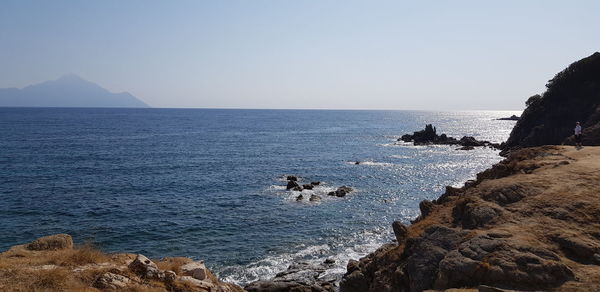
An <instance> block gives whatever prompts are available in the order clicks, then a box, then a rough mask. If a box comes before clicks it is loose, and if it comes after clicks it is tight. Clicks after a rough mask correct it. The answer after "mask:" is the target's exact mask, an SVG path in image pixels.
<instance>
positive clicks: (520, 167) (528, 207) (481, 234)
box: [340, 146, 600, 292]
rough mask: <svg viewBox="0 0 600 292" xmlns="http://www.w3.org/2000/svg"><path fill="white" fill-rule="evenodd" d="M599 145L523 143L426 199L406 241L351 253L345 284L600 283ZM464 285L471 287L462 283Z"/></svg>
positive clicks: (365, 291)
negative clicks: (356, 254)
mask: <svg viewBox="0 0 600 292" xmlns="http://www.w3.org/2000/svg"><path fill="white" fill-rule="evenodd" d="M599 157H600V147H598V148H597V147H585V148H584V149H582V150H577V149H575V148H573V147H567V146H544V147H538V148H528V149H521V150H518V151H514V152H513V153H511V154H510V156H509V157H508V158H507V159H505V160H503V161H502V162H500V163H498V164H497V165H494V166H493V167H492V168H490V169H488V170H486V171H484V172H482V173H480V174H479V175H478V176H477V180H475V181H469V182H468V183H466V184H465V186H463V187H461V188H453V187H447V188H446V192H445V193H444V194H443V195H442V196H440V197H439V198H438V199H437V200H434V201H423V202H422V203H421V204H420V209H421V216H419V218H417V219H416V220H415V221H414V223H413V224H412V225H410V226H406V225H404V224H402V223H401V222H397V221H396V222H394V223H393V224H392V229H393V231H394V234H395V235H396V240H397V243H394V244H386V245H384V246H382V247H381V248H379V249H378V250H376V251H375V252H373V253H371V254H369V255H367V256H366V257H364V258H362V259H360V260H359V261H350V262H349V263H348V267H347V271H346V274H345V275H344V277H343V279H342V281H341V283H340V291H341V292H359V291H360V292H375V291H377V292H398V291H425V290H432V289H435V290H445V289H452V288H461V289H467V288H470V289H478V288H479V290H480V291H506V290H507V289H508V290H519V291H521V290H528V291H530V290H538V291H539V290H543V291H546V290H555V289H557V290H560V291H562V290H565V291H600V186H599V185H598V183H597V182H598V181H600V159H597V158H599ZM461 291H462V290H461Z"/></svg>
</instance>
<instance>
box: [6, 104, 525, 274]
mask: <svg viewBox="0 0 600 292" xmlns="http://www.w3.org/2000/svg"><path fill="white" fill-rule="evenodd" d="M512 114H518V113H515V112H499V111H485V112H425V111H324V110H323V111H321V110H219V109H76V108H0V250H5V249H7V248H8V247H10V246H12V245H15V244H20V243H24V242H28V241H31V240H33V239H35V238H37V237H40V236H43V235H49V234H54V233H68V234H71V235H72V236H73V237H74V239H75V240H76V242H85V241H91V242H93V243H94V244H95V245H96V246H98V247H100V248H101V249H103V250H105V251H109V252H112V251H119V252H133V253H143V254H145V255H146V256H149V257H162V256H188V257H193V258H196V259H203V260H205V261H206V263H207V265H208V266H209V267H210V268H211V269H212V270H214V271H216V272H217V273H218V274H219V276H220V277H222V278H225V279H226V280H229V281H234V282H237V283H241V284H243V283H247V282H249V281H253V280H257V279H259V278H260V279H265V278H269V277H272V276H274V275H275V274H276V273H277V272H280V271H282V270H284V269H285V268H286V267H287V265H289V264H290V263H291V262H292V261H296V260H304V261H309V262H311V261H312V262H321V261H323V260H324V259H326V258H333V259H335V260H336V267H335V268H334V269H332V270H330V271H328V272H329V273H331V274H334V275H339V274H342V273H343V272H344V271H345V265H346V263H347V261H348V260H349V259H351V258H354V259H357V258H359V257H361V256H364V255H365V254H367V253H368V252H371V251H373V250H374V249H375V248H377V247H378V246H379V245H380V244H382V243H384V242H389V241H390V240H392V238H393V233H392V231H391V227H390V224H391V222H392V221H394V220H401V221H403V222H405V223H408V222H409V220H410V219H413V218H415V217H416V216H417V215H418V203H419V202H420V201H421V200H423V199H435V198H437V197H438V196H439V195H440V194H441V193H442V192H443V189H444V187H445V186H446V185H457V186H458V185H461V184H462V183H464V181H466V180H468V179H470V178H473V177H474V176H475V174H476V173H477V172H479V171H482V170H484V169H486V168H488V167H490V166H491V165H492V164H494V163H496V162H498V161H499V160H501V157H499V156H498V152H497V151H495V150H492V149H488V148H478V149H475V150H472V151H459V150H455V148H456V147H452V146H412V145H409V144H406V143H402V142H397V141H396V139H397V138H398V137H399V136H400V135H402V134H405V133H412V132H413V131H415V130H420V129H422V128H424V126H425V124H426V123H432V124H434V125H435V126H436V127H437V129H438V132H444V133H446V134H448V135H450V136H454V137H462V136H463V135H469V136H474V137H476V138H477V139H485V140H490V141H492V142H501V141H504V140H506V138H507V137H508V134H509V133H510V130H511V129H512V127H513V126H514V122H513V121H498V120H495V119H496V118H500V117H505V116H510V115H512ZM355 161H361V162H362V163H361V164H359V165H356V164H354V162H355ZM285 175H297V176H299V177H300V180H301V181H302V182H306V183H308V182H310V181H321V182H322V184H321V185H320V186H319V187H317V188H315V189H314V190H312V191H305V192H303V196H304V197H305V199H304V200H303V201H301V202H297V201H296V196H298V194H299V192H290V191H286V190H285V187H284V186H285V183H286V182H285V179H284V176H285ZM342 185H346V186H350V187H352V188H354V189H355V191H354V192H353V193H351V194H350V195H348V196H347V197H345V198H332V197H328V196H326V195H325V194H326V193H327V192H328V191H331V190H334V189H335V188H337V187H339V186H342ZM313 193H314V194H317V195H320V196H322V197H323V199H322V201H320V202H317V203H313V202H309V201H308V200H307V198H308V197H309V196H310V194H313Z"/></svg>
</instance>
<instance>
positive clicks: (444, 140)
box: [398, 124, 501, 150]
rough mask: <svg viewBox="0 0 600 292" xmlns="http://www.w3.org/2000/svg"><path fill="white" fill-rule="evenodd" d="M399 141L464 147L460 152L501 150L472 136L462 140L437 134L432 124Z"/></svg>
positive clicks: (496, 145) (495, 144) (403, 136)
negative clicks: (477, 148) (486, 148)
mask: <svg viewBox="0 0 600 292" xmlns="http://www.w3.org/2000/svg"><path fill="white" fill-rule="evenodd" d="M398 141H404V142H413V144H414V145H432V144H437V145H457V146H462V147H461V148H458V149H459V150H472V149H474V147H492V148H496V149H500V147H501V145H500V144H497V143H492V142H489V141H479V140H477V139H475V138H473V137H471V136H463V137H462V138H460V139H456V138H453V137H448V136H447V135H446V134H441V135H438V134H437V129H436V128H435V127H434V126H432V125H431V124H427V125H425V129H424V130H421V131H417V132H414V133H413V134H412V135H411V134H405V135H402V137H400V138H399V139H398Z"/></svg>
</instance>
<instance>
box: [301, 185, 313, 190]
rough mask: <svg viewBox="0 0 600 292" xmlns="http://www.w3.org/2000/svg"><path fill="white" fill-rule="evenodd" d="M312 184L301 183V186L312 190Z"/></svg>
mask: <svg viewBox="0 0 600 292" xmlns="http://www.w3.org/2000/svg"><path fill="white" fill-rule="evenodd" d="M313 187H314V186H313V185H312V184H304V185H302V188H303V189H305V190H312V189H313Z"/></svg>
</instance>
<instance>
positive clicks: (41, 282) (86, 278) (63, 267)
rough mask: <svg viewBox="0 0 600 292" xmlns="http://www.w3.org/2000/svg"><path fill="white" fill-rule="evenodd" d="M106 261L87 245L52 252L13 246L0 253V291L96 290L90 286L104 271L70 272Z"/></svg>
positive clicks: (96, 250) (104, 256) (102, 254)
mask: <svg viewBox="0 0 600 292" xmlns="http://www.w3.org/2000/svg"><path fill="white" fill-rule="evenodd" d="M108 261H109V257H108V256H107V255H106V254H104V253H102V252H101V251H99V250H98V249H96V248H94V247H93V246H91V245H89V244H86V245H83V246H81V247H79V248H75V249H64V250H52V251H29V250H27V249H26V248H24V247H17V248H14V249H11V250H9V251H7V252H5V253H2V254H0V291H28V292H29V291H99V290H97V289H94V288H91V284H92V283H93V282H94V281H95V280H96V278H97V277H98V276H99V275H100V274H102V273H103V272H105V271H106V269H86V270H84V271H82V272H79V273H74V272H73V271H72V269H73V267H77V266H82V265H88V264H100V263H106V262H108Z"/></svg>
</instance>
